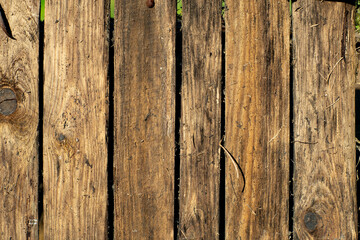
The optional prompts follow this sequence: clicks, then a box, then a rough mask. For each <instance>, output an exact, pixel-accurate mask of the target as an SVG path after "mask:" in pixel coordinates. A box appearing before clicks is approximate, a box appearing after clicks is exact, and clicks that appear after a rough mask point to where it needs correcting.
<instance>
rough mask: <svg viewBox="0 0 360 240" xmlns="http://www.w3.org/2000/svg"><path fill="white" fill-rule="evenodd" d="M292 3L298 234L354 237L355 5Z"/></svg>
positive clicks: (297, 235)
mask: <svg viewBox="0 0 360 240" xmlns="http://www.w3.org/2000/svg"><path fill="white" fill-rule="evenodd" d="M294 9H295V11H294V22H293V24H294V30H293V32H294V49H295V51H294V63H295V65H294V150H295V153H294V161H295V168H294V195H295V196H294V202H295V213H294V222H295V224H294V238H295V239H357V227H358V226H357V209H356V191H355V189H356V168H355V140H354V136H355V133H354V131H355V115H354V113H355V108H354V104H355V98H354V97H355V95H354V92H355V91H354V88H353V86H354V80H355V66H354V62H355V42H354V26H353V18H352V13H353V10H354V9H353V6H351V5H350V4H345V3H340V2H327V1H324V2H322V1H313V0H304V1H297V2H296V3H295V4H294ZM334 16H336V17H334Z"/></svg>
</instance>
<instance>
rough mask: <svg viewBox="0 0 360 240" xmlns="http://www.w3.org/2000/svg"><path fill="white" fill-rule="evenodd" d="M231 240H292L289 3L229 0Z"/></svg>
mask: <svg viewBox="0 0 360 240" xmlns="http://www.w3.org/2000/svg"><path fill="white" fill-rule="evenodd" d="M226 5H227V9H228V10H227V11H226V14H225V16H226V40H225V41H226V44H225V46H226V53H225V55H226V57H225V63H226V70H225V71H226V86H225V117H226V120H225V134H226V148H227V149H228V150H229V152H230V153H232V155H233V156H234V157H235V158H236V160H237V161H238V162H239V164H240V166H241V167H242V170H243V171H244V174H245V178H246V186H245V191H244V192H241V191H242V188H243V185H244V182H243V180H242V178H241V174H240V173H239V176H237V170H236V168H235V167H234V165H233V164H232V163H231V160H230V159H229V158H228V157H227V158H226V161H227V162H226V220H225V221H226V239H287V237H288V222H289V213H288V211H289V205H288V204H289V200H288V199H289V135H290V133H289V122H290V120H289V92H290V89H289V82H290V79H289V76H290V70H289V69H290V56H289V54H290V50H289V48H290V46H289V39H290V36H289V33H290V16H289V4H288V2H287V1H265V2H262V3H261V4H260V3H259V2H257V1H253V0H244V1H238V0H228V1H226Z"/></svg>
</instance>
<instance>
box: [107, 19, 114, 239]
mask: <svg viewBox="0 0 360 240" xmlns="http://www.w3.org/2000/svg"><path fill="white" fill-rule="evenodd" d="M114 64H115V63H114V19H113V18H110V24H109V66H108V81H109V116H108V117H109V119H108V122H107V144H108V165H107V174H108V175H107V178H108V179H107V181H108V184H107V186H108V189H107V190H108V206H107V225H108V236H107V237H108V239H109V240H112V239H114V210H115V209H114V189H113V184H114V170H113V166H114V80H115V73H114Z"/></svg>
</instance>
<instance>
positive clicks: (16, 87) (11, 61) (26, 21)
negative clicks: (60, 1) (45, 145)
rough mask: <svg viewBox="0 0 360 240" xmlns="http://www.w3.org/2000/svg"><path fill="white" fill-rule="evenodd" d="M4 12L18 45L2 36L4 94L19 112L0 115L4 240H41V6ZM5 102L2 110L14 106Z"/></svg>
mask: <svg viewBox="0 0 360 240" xmlns="http://www.w3.org/2000/svg"><path fill="white" fill-rule="evenodd" d="M2 7H3V9H4V11H5V13H6V16H7V19H8V21H9V23H10V26H11V30H12V33H13V35H14V37H15V38H16V39H17V40H16V41H15V40H12V39H10V38H8V37H7V36H6V35H5V33H4V32H3V31H2V30H1V32H0V91H2V90H3V89H4V88H10V89H12V90H13V91H14V93H15V95H16V100H17V108H16V111H15V112H13V113H12V114H10V115H7V116H6V115H2V114H0V136H1V137H0V162H1V164H0V239H36V238H37V235H38V233H37V232H38V225H37V223H38V159H39V156H38V144H37V137H38V131H37V127H38V122H39V111H38V108H39V102H38V97H39V96H38V79H39V62H38V57H39V38H38V36H39V27H38V24H39V17H38V13H39V1H29V0H25V1H3V2H2ZM0 95H1V96H0V98H1V99H2V97H3V95H2V94H0ZM2 100H3V99H2ZM2 100H1V103H0V109H4V107H5V105H8V104H7V103H9V102H6V101H2ZM1 111H2V110H1Z"/></svg>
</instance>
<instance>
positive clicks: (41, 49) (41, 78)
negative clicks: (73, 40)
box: [38, 14, 45, 234]
mask: <svg viewBox="0 0 360 240" xmlns="http://www.w3.org/2000/svg"><path fill="white" fill-rule="evenodd" d="M44 36H45V34H44V22H42V21H40V14H39V83H38V84H39V85H38V92H39V93H38V94H39V99H38V100H39V125H38V154H39V160H38V161H39V163H38V164H39V165H38V166H39V168H38V172H39V173H38V174H39V175H38V223H39V225H38V226H39V227H38V234H40V228H41V227H43V221H44V219H43V217H44V216H43V211H44V190H43V187H44V180H43V166H44V159H43V153H44V150H43V149H44V148H43V146H44V142H43V137H44V128H43V127H44V126H43V122H44V121H43V119H44Z"/></svg>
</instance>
